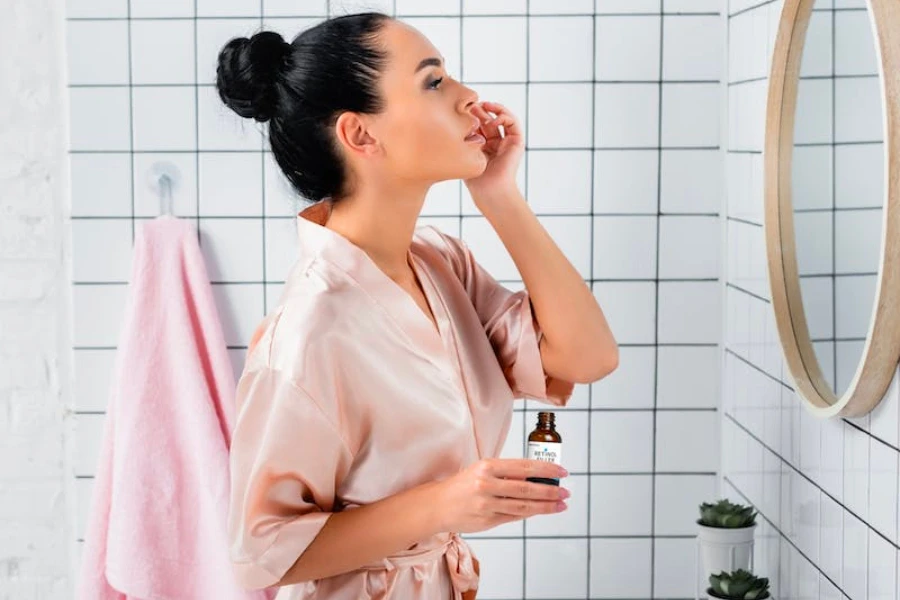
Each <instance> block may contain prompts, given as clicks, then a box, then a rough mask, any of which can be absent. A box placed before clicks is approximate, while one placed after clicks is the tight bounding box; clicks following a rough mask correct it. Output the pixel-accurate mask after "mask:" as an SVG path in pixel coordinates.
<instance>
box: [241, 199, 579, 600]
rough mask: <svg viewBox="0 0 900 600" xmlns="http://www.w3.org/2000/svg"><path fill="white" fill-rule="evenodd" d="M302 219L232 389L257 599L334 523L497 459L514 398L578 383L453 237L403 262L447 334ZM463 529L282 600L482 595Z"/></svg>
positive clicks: (322, 211) (245, 557)
mask: <svg viewBox="0 0 900 600" xmlns="http://www.w3.org/2000/svg"><path fill="white" fill-rule="evenodd" d="M328 208H329V207H328V205H327V204H321V203H320V204H317V205H313V206H311V207H309V208H307V209H306V210H304V211H303V212H302V213H300V215H299V216H298V219H297V227H298V232H299V246H300V251H299V258H298V260H297V262H296V263H295V265H294V266H293V268H292V270H291V272H290V274H289V276H288V278H287V281H286V285H285V288H284V291H283V294H282V296H281V299H280V301H279V304H278V306H277V308H276V309H274V310H273V311H272V312H271V313H270V314H269V315H267V316H266V318H265V320H264V321H263V323H262V324H261V326H260V329H259V330H258V335H257V336H255V341H256V344H255V346H252V347H251V349H250V352H249V353H248V357H247V362H246V364H245V366H244V370H243V373H242V375H241V378H240V381H239V382H238V386H237V409H238V417H237V423H236V426H235V430H234V435H233V441H232V447H231V471H232V488H231V505H230V514H229V536H230V538H229V539H230V543H231V559H232V562H233V565H234V569H235V573H236V574H237V577H238V579H239V581H240V582H241V583H242V585H244V586H245V587H248V588H262V587H268V586H273V585H275V584H277V582H278V581H279V580H280V579H281V577H282V576H283V575H284V573H285V572H287V570H288V569H289V568H290V567H291V566H292V565H293V564H294V562H295V561H296V560H297V558H298V557H299V556H300V555H301V553H302V552H303V551H304V550H305V549H306V548H307V546H309V544H310V543H311V542H312V541H313V539H314V538H315V537H316V535H317V534H318V533H319V531H320V529H321V528H322V526H323V525H324V524H325V522H326V521H327V519H328V518H329V516H330V515H331V514H332V513H333V512H337V511H342V510H351V509H353V508H354V507H358V506H362V505H366V504H370V503H372V502H375V501H377V500H379V499H382V498H385V497H387V496H390V495H392V494H395V493H398V492H400V491H402V490H406V489H408V488H411V487H414V486H417V485H419V484H423V483H426V482H429V481H435V480H440V479H444V478H447V477H449V476H451V475H453V474H455V473H457V472H458V471H459V470H461V469H462V468H464V467H466V466H467V465H469V464H471V463H472V462H475V461H477V460H479V459H482V458H489V457H495V456H497V455H498V454H499V453H500V451H501V448H502V447H503V443H504V440H505V439H506V436H507V432H508V430H509V426H510V422H511V418H512V409H513V399H514V398H521V397H530V398H534V399H538V400H542V401H544V402H547V403H550V404H555V405H564V404H565V403H566V402H567V401H568V399H569V398H570V396H571V394H572V388H573V384H571V383H569V382H566V381H562V380H558V379H556V378H553V377H549V376H547V375H546V373H545V372H544V370H543V368H542V365H541V356H540V352H539V349H538V341H539V339H540V336H541V333H540V331H539V328H538V324H537V322H536V320H535V319H534V316H533V313H532V308H531V303H530V301H529V298H528V295H527V292H526V291H525V290H522V291H520V292H516V293H513V292H511V291H510V290H508V289H506V288H504V287H502V286H501V285H500V284H499V283H497V281H495V280H494V279H493V278H492V277H491V276H490V275H489V274H488V273H487V272H486V271H485V270H484V269H482V268H481V267H480V266H479V265H478V263H477V262H475V260H474V258H473V256H472V254H471V253H470V252H469V250H468V249H467V247H466V246H465V245H464V244H463V243H462V242H461V241H460V240H458V239H457V238H455V237H452V236H449V235H446V234H444V233H441V232H440V231H439V230H437V229H435V228H433V227H428V226H426V227H419V228H417V230H416V233H415V236H414V239H413V242H412V245H411V247H410V251H409V260H410V264H411V265H412V266H413V268H414V271H415V273H416V275H417V277H418V278H419V280H420V282H421V285H422V287H423V288H424V293H425V296H426V298H427V300H428V303H429V305H430V307H431V309H432V311H433V313H434V315H435V318H436V320H437V323H438V326H439V329H440V331H439V332H438V331H437V330H436V329H435V326H434V323H432V321H431V319H430V318H428V316H427V315H426V314H425V313H424V312H423V311H422V309H420V308H419V306H418V305H417V304H416V302H415V300H413V298H412V296H410V295H409V294H408V293H407V292H406V291H405V290H404V289H403V288H401V287H400V286H399V285H398V284H396V283H395V282H394V281H393V280H391V279H390V278H389V277H388V276H387V275H386V274H385V273H384V272H383V271H381V270H380V269H379V268H378V267H377V266H376V265H375V263H374V262H372V260H371V259H370V258H369V257H368V255H367V254H366V253H365V252H364V251H363V250H362V249H360V248H359V247H357V246H355V245H354V244H352V243H351V242H350V241H349V240H347V239H346V238H344V237H343V236H341V235H340V234H337V233H336V232H334V231H332V230H330V229H327V228H325V227H323V226H322V224H323V223H324V222H325V219H326V218H327V212H328ZM473 559H474V557H473V556H472V553H471V551H470V549H469V546H468V545H467V544H466V543H465V541H464V540H462V539H461V538H460V537H459V535H457V534H455V533H452V532H451V533H446V534H441V535H438V536H435V537H434V538H433V539H426V540H421V542H420V543H419V544H417V545H416V546H415V547H414V548H413V549H412V550H408V551H405V552H402V553H399V554H398V555H396V556H391V557H387V558H385V559H384V560H382V561H379V562H377V563H375V564H371V565H366V566H365V567H364V568H362V569H359V570H356V571H353V572H350V573H346V574H343V575H338V576H335V577H329V578H326V579H322V580H318V581H314V582H308V583H301V584H293V585H287V586H283V587H281V589H280V590H279V592H278V595H277V599H278V600H289V599H290V600H300V599H304V600H308V599H317V600H318V599H325V598H327V599H328V600H361V599H371V600H376V599H396V600H426V599H427V600H437V599H451V598H452V599H459V598H461V597H462V593H463V592H467V591H468V593H467V594H466V597H474V590H475V589H476V588H477V584H478V575H477V573H476V572H475V570H474V569H473Z"/></svg>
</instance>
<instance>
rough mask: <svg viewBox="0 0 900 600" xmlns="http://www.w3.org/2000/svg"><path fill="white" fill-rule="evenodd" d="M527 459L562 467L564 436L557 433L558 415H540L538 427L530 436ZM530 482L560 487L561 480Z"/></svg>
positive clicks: (546, 413)
mask: <svg viewBox="0 0 900 600" xmlns="http://www.w3.org/2000/svg"><path fill="white" fill-rule="evenodd" d="M527 458H529V459H531V460H542V461H544V462H552V463H554V464H557V465H560V466H561V465H562V462H561V461H562V436H561V435H559V432H557V431H556V415H554V414H553V413H552V412H539V413H538V421H537V427H535V428H534V431H532V432H531V433H530V434H528V454H527ZM528 481H534V482H535V483H546V484H548V485H559V479H547V478H544V477H529V478H528Z"/></svg>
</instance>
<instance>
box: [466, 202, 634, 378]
mask: <svg viewBox="0 0 900 600" xmlns="http://www.w3.org/2000/svg"><path fill="white" fill-rule="evenodd" d="M479 208H480V209H481V211H482V213H483V214H484V216H485V217H486V218H487V220H488V222H489V223H490V224H491V226H493V228H494V230H495V231H496V232H497V235H498V236H499V237H500V240H501V241H502V242H503V245H504V246H506V249H507V250H508V251H509V254H510V256H511V257H512V259H513V262H514V263H515V264H516V267H517V268H518V269H519V273H521V275H522V280H523V281H524V282H525V287H526V288H527V289H528V295H529V297H530V298H531V303H532V305H533V306H534V312H535V317H536V318H537V321H538V323H539V324H540V326H541V330H542V331H543V332H544V338H543V339H542V340H541V348H540V350H541V360H542V362H543V364H544V369H545V370H546V371H547V373H548V374H550V375H554V376H556V377H559V378H561V379H565V380H567V381H573V382H576V383H590V382H592V381H596V380H598V379H600V378H602V377H604V376H606V375H608V374H609V373H611V372H612V371H614V370H615V369H616V367H617V366H618V362H619V349H618V345H617V343H616V340H615V338H614V337H613V334H612V332H611V331H610V328H609V324H608V323H607V322H606V317H605V316H604V314H603V310H601V308H600V305H599V304H598V303H597V300H596V299H595V298H594V295H593V293H592V292H591V289H590V287H588V286H587V285H586V284H585V282H584V279H582V277H581V274H580V273H578V271H577V270H576V269H575V267H574V266H572V263H570V262H569V260H568V259H567V258H566V256H565V255H564V254H563V252H562V251H561V250H560V249H559V247H558V246H557V245H556V243H555V242H554V241H553V238H551V237H550V234H549V233H547V231H546V230H545V229H544V227H543V225H541V223H540V221H539V220H538V218H537V217H536V216H535V215H534V213H533V212H532V211H531V208H530V207H529V206H528V204H527V202H526V201H525V198H523V197H522V195H521V193H519V191H518V190H510V191H509V192H508V194H507V195H506V197H504V198H497V199H492V200H491V201H490V202H483V203H481V204H480V205H479Z"/></svg>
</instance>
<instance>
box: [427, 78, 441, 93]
mask: <svg viewBox="0 0 900 600" xmlns="http://www.w3.org/2000/svg"><path fill="white" fill-rule="evenodd" d="M442 81H444V78H443V77H440V78H438V79H434V80H432V81H431V82H430V83H429V84H428V89H431V90H436V89H438V87H439V86H440V85H441V82H442Z"/></svg>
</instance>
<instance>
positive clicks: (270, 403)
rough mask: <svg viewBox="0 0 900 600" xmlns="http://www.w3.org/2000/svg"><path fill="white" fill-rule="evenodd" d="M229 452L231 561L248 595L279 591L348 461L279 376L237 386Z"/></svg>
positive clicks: (263, 375) (333, 433) (333, 429)
mask: <svg viewBox="0 0 900 600" xmlns="http://www.w3.org/2000/svg"><path fill="white" fill-rule="evenodd" d="M236 397H237V404H238V420H237V423H236V425H235V430H234V438H233V441H232V446H231V457H230V468H231V494H230V504H229V516H228V539H229V544H230V556H231V561H232V565H233V568H234V573H235V575H236V577H237V580H238V582H239V583H240V584H241V585H242V586H243V587H245V588H247V589H260V588H265V587H269V586H272V585H275V584H277V583H278V582H279V581H280V580H281V578H282V577H283V576H284V574H285V573H286V572H287V571H288V569H290V567H291V566H292V565H293V564H294V563H295V562H296V561H297V559H298V558H299V557H300V555H301V554H302V553H303V552H304V551H305V550H306V548H307V547H308V546H309V545H310V544H311V543H312V541H313V540H314V539H315V537H316V536H317V535H318V533H319V531H320V530H321V529H322V527H323V526H324V525H325V523H326V521H327V520H328V518H329V517H330V516H331V514H332V513H331V511H332V510H333V509H334V505H335V494H336V491H337V490H338V489H339V486H340V484H341V481H342V480H343V478H344V477H346V475H347V472H348V471H349V468H350V464H351V462H352V453H351V452H350V450H349V449H348V446H347V444H346V443H345V441H344V439H343V438H342V437H341V435H340V433H339V429H338V426H337V425H336V424H335V423H334V420H333V419H332V418H329V416H328V415H327V414H326V412H325V411H323V410H322V408H321V407H320V406H319V405H318V404H317V403H316V402H315V401H314V400H313V399H312V398H311V397H310V395H309V394H307V393H306V392H305V391H304V390H302V389H301V388H300V387H298V386H297V385H296V384H295V383H294V382H293V381H291V379H290V378H289V377H288V376H287V375H286V374H284V373H281V372H279V371H277V370H274V369H271V368H268V367H263V368H258V369H255V370H253V371H248V372H245V373H244V374H243V375H242V376H241V379H240V381H239V382H238V386H237V393H236Z"/></svg>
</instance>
